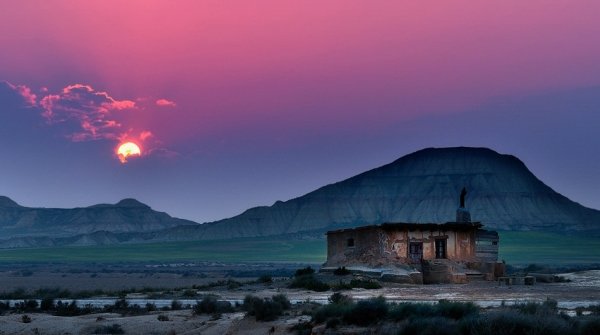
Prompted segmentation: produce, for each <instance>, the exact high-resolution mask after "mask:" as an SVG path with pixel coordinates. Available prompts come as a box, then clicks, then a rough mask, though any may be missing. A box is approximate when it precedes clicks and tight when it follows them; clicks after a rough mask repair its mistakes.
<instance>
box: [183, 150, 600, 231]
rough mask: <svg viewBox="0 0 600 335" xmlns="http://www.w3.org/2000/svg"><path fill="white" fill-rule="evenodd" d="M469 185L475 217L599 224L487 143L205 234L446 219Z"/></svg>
mask: <svg viewBox="0 0 600 335" xmlns="http://www.w3.org/2000/svg"><path fill="white" fill-rule="evenodd" d="M463 187H466V188H467V190H468V192H469V193H468V194H467V208H468V209H469V210H470V212H471V216H472V219H473V220H474V221H481V222H482V223H483V224H484V225H485V226H486V227H487V228H489V229H497V230H544V231H582V230H598V229H600V211H597V210H594V209H590V208H586V207H583V206H581V205H580V204H578V203H576V202H573V201H571V200H569V199H568V198H566V197H564V196H562V195H561V194H559V193H557V192H555V191H554V190H552V189H551V188H550V187H548V186H547V185H545V184H544V183H543V182H542V181H540V180H539V179H538V178H536V177H535V176H534V175H533V173H531V171H529V169H527V167H526V166H525V164H524V163H523V162H522V161H520V160H519V159H518V158H516V157H514V156H511V155H503V154H499V153H497V152H495V151H493V150H490V149H487V148H467V147H456V148H428V149H423V150H420V151H417V152H414V153H412V154H409V155H407V156H404V157H402V158H400V159H398V160H396V161H394V162H392V163H390V164H387V165H384V166H381V167H379V168H376V169H373V170H370V171H367V172H364V173H361V174H359V175H357V176H354V177H352V178H349V179H346V180H343V181H340V182H338V183H334V184H331V185H327V186H324V187H322V188H319V189H317V190H315V191H313V192H310V193H308V194H306V195H304V196H301V197H299V198H296V199H292V200H289V201H285V202H281V201H278V202H276V203H275V204H274V205H272V206H270V207H256V208H252V209H249V210H247V211H246V212H244V213H242V214H240V215H238V216H235V217H232V218H229V219H225V220H221V221H217V222H213V223H209V224H204V225H202V226H201V227H177V228H174V229H172V230H171V231H177V230H184V231H188V234H189V233H191V231H193V230H196V231H197V236H198V237H200V238H231V237H243V236H264V235H279V234H290V233H296V232H301V231H314V230H328V229H335V228H342V227H355V226H361V225H369V224H378V223H383V222H421V223H424V222H446V221H453V220H454V219H455V213H456V209H457V207H458V198H459V194H460V191H461V189H462V188H463Z"/></svg>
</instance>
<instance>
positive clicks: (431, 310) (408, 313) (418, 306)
mask: <svg viewBox="0 0 600 335" xmlns="http://www.w3.org/2000/svg"><path fill="white" fill-rule="evenodd" d="M435 315H436V312H435V306H434V305H431V304H425V303H400V304H395V305H392V306H391V308H390V311H389V317H390V319H392V320H395V321H402V320H406V319H409V318H415V317H432V316H435Z"/></svg>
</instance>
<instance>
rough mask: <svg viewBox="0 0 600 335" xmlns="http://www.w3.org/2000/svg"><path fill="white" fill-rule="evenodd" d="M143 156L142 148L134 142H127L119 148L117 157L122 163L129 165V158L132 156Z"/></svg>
mask: <svg viewBox="0 0 600 335" xmlns="http://www.w3.org/2000/svg"><path fill="white" fill-rule="evenodd" d="M141 155H142V151H141V150H140V147H139V146H138V145H137V144H135V143H133V142H125V143H123V144H121V145H119V148H118V149H117V156H118V157H119V160H120V161H121V163H127V158H128V157H130V156H138V157H139V156H141Z"/></svg>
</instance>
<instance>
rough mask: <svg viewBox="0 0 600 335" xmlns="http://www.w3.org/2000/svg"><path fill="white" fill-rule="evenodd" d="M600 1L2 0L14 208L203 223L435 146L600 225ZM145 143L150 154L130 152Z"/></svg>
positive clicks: (4, 167) (0, 44) (1, 66)
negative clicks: (518, 171) (119, 211)
mask: <svg viewBox="0 0 600 335" xmlns="http://www.w3.org/2000/svg"><path fill="white" fill-rule="evenodd" d="M598 13H600V2H598V1H592V0H590V1H585V0H580V1H579V0H565V1H560V0H556V1H541V0H540V1H538V0H531V1H521V0H516V1H511V0H507V1H496V2H492V1H475V0H473V1H453V0H450V1H438V2H433V1H379V2H377V1H352V0H344V1H311V0H306V1H291V0H290V1H281V0H272V1H221V0H219V1H191V0H190V1H152V0H144V1H135V0H132V1H113V0H109V1H96V0H90V1H61V0H55V1H42V0H39V1H33V0H24V1H18V2H17V1H2V2H0V195H5V196H8V197H10V198H11V199H13V200H15V201H17V202H18V203H19V204H21V205H24V206H32V207H69V208H70V207H77V206H89V205H93V204H97V203H116V202H118V201H119V200H120V199H123V198H130V197H133V198H136V199H138V200H140V201H142V202H144V203H146V204H148V205H150V206H151V207H153V208H154V209H156V210H160V211H166V212H168V213H169V214H171V215H173V216H177V217H181V218H185V219H190V220H195V221H197V222H207V221H213V220H218V219H222V218H226V217H230V216H233V215H236V214H239V213H241V212H243V211H244V210H245V209H247V208H250V207H253V206H259V205H271V204H273V203H274V202H275V201H276V200H287V199H291V198H294V197H298V196H301V195H303V194H305V193H307V192H310V191H312V190H314V189H316V188H318V187H320V186H324V185H326V184H329V183H333V182H337V181H340V180H343V179H345V178H348V177H351V176H353V175H355V174H358V173H360V172H363V171H366V170H369V169H372V168H375V167H378V166H380V165H383V164H386V163H389V162H392V161H393V160H395V159H398V158H400V157H401V156H404V155H406V154H409V153H411V152H414V151H416V150H419V149H423V148H426V147H448V146H475V147H489V148H491V149H494V150H496V151H498V152H500V153H504V154H512V155H515V156H517V157H519V158H520V159H521V160H523V161H524V162H525V164H526V165H527V166H528V167H529V169H530V170H531V171H532V172H533V173H534V174H536V175H537V176H538V177H539V178H540V179H541V180H542V181H544V182H545V183H546V184H548V185H549V186H550V187H552V188H553V189H555V190H556V191H558V192H560V193H562V194H563V195H565V196H567V197H569V198H571V199H572V200H574V201H577V202H579V203H581V204H583V205H585V206H588V207H592V208H596V209H600V192H598V189H600V187H599V186H600V173H599V172H600V135H599V132H598V130H599V129H600V62H599V61H598V60H599V59H600V43H598V36H600V21H599V20H598V19H597V14H598ZM129 141H130V142H133V143H136V144H137V145H138V146H139V148H140V151H141V155H139V156H130V157H127V158H125V159H124V157H122V156H121V157H119V156H118V155H117V148H118V146H119V145H120V144H122V143H125V142H129Z"/></svg>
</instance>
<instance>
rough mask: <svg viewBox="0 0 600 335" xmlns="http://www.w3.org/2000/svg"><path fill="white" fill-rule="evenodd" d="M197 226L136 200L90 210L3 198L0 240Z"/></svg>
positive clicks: (95, 206) (1, 201)
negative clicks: (34, 205) (27, 204)
mask: <svg viewBox="0 0 600 335" xmlns="http://www.w3.org/2000/svg"><path fill="white" fill-rule="evenodd" d="M189 224H196V223H195V222H192V221H188V220H182V219H177V218H173V217H171V216H169V215H168V214H166V213H163V212H157V211H154V210H153V209H152V208H150V207H149V206H147V205H145V204H143V203H141V202H139V201H137V200H135V199H124V200H121V201H119V202H118V203H116V204H114V205H109V204H101V205H94V206H90V207H82V208H73V209H62V208H29V207H23V206H20V205H18V204H17V203H16V202H14V201H13V200H11V199H9V198H7V197H4V196H1V197H0V237H4V238H6V237H15V236H32V235H36V236H41V235H47V236H72V235H78V234H89V233H93V232H98V231H104V232H113V233H123V232H148V231H156V230H161V229H166V228H172V227H175V226H179V225H189Z"/></svg>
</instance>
